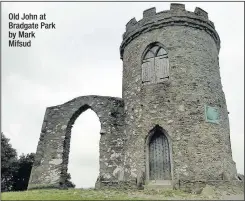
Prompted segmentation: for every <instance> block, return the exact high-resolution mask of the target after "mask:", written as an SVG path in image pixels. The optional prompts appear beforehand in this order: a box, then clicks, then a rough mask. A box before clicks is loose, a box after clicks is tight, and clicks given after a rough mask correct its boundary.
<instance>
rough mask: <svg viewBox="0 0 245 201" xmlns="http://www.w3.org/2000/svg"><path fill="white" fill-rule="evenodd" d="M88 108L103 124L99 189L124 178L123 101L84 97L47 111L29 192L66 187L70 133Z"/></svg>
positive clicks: (111, 98) (112, 98)
mask: <svg viewBox="0 0 245 201" xmlns="http://www.w3.org/2000/svg"><path fill="white" fill-rule="evenodd" d="M88 108H90V109H92V110H93V111H94V112H95V113H96V114H97V115H98V117H99V120H100V123H101V131H100V134H101V138H100V144H99V147H100V175H99V177H98V181H97V186H100V184H103V183H105V184H106V183H108V182H113V181H118V180H120V179H121V178H122V176H123V175H122V158H123V151H122V149H123V146H124V139H123V128H124V122H123V120H124V119H123V101H122V99H120V98H114V97H103V96H81V97H78V98H75V99H73V100H71V101H69V102H67V103H64V104H63V105H58V106H54V107H48V108H47V109H46V113H45V117H44V121H43V126H42V129H41V135H40V139H39V143H38V147H37V152H36V158H35V162H34V166H33V168H32V172H31V177H30V181H29V186H28V189H33V188H47V187H57V188H59V187H61V186H62V185H63V184H64V180H65V175H66V173H67V165H68V159H69V148H70V138H71V129H72V126H73V124H74V122H75V120H76V118H77V117H78V116H79V115H80V114H81V113H82V112H84V111H85V110H87V109H88ZM98 135H99V133H98Z"/></svg>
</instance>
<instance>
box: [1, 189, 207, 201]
mask: <svg viewBox="0 0 245 201" xmlns="http://www.w3.org/2000/svg"><path fill="white" fill-rule="evenodd" d="M205 198H206V197H205V196H204V197H203V196H201V195H193V194H189V193H184V192H182V191H179V190H164V191H163V190H144V191H132V190H131V191H130V190H127V191H119V190H94V189H69V190H56V189H47V190H43V189H42V190H29V191H18V192H4V193H2V194H1V200H170V199H171V200H173V199H174V200H179V199H186V200H197V199H205ZM206 199H207V198H206Z"/></svg>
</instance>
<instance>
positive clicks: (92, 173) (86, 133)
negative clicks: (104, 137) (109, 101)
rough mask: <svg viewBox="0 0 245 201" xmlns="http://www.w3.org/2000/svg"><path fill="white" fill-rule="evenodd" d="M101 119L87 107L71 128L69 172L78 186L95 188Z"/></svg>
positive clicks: (97, 174)
mask: <svg viewBox="0 0 245 201" xmlns="http://www.w3.org/2000/svg"><path fill="white" fill-rule="evenodd" d="M100 129H101V125H100V121H99V118H98V116H97V115H96V113H95V112H94V111H93V110H91V109H87V110H86V111H84V112H83V113H82V114H81V115H80V116H79V117H78V118H77V119H76V121H75V122H74V125H73V128H72V130H71V141H70V153H69V162H68V173H70V175H71V181H72V182H73V183H74V184H75V185H76V188H93V187H94V185H95V183H96V180H97V178H98V176H99V141H100Z"/></svg>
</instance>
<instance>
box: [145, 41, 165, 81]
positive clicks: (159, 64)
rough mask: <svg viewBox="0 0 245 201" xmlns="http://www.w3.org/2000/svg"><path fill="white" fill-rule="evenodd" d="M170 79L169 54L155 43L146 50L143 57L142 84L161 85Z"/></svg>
mask: <svg viewBox="0 0 245 201" xmlns="http://www.w3.org/2000/svg"><path fill="white" fill-rule="evenodd" d="M168 79H169V62H168V54H167V52H166V51H165V50H164V49H163V47H162V46H161V45H160V44H158V43H154V44H152V45H150V46H149V47H148V48H147V49H146V51H145V53H144V55H143V60H142V83H143V84H152V83H160V82H163V81H166V80H168Z"/></svg>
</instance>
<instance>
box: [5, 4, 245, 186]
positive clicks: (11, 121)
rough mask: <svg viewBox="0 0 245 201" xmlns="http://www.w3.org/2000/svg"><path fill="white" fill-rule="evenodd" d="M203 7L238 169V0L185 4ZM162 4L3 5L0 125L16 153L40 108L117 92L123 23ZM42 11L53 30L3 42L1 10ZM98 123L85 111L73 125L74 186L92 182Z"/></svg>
mask: <svg viewBox="0 0 245 201" xmlns="http://www.w3.org/2000/svg"><path fill="white" fill-rule="evenodd" d="M196 6H198V7H201V8H202V9H204V10H205V11H207V12H208V15H209V19H210V20H211V21H213V22H214V24H215V27H216V30H217V32H218V33H219V36H220V38H221V50H220V73H221V79H222V84H223V90H224V92H225V95H226V100H227V105H228V111H229V112H230V114H229V118H230V129H231V144H232V151H233V158H234V161H235V162H236V164H237V169H238V172H240V173H244V6H243V3H231V2H229V3H227V2H223V3H217V2H216V3H214V2H210V3H204V2H200V3H198V2H192V3H189V2H186V3H185V7H186V10H189V11H194V9H195V7H196ZM150 7H156V10H157V12H160V11H162V10H169V8H170V3H169V2H161V3H155V2H144V3H143V2H138V3H126V2H124V3H119V2H114V3H113V2H111V3H105V2H102V3H85V2H80V3H61V2H59V3H51V2H49V3H16V2H15V3H3V6H2V23H3V24H2V77H1V78H2V131H3V132H4V133H5V135H6V136H7V137H8V138H10V143H11V144H12V146H13V147H14V148H15V149H17V151H18V154H19V155H20V154H21V153H25V154H27V153H30V152H36V147H37V144H38V140H39V136H40V132H41V126H42V121H43V117H44V113H45V109H46V107H49V106H55V105H59V104H63V103H64V102H67V101H69V100H71V99H73V98H75V97H78V96H82V95H96V94H97V95H104V96H116V97H121V94H122V61H121V60H120V55H119V46H120V44H121V42H122V34H123V33H124V31H125V25H126V23H127V22H128V21H129V20H130V19H131V18H132V17H135V18H136V20H140V19H141V18H142V16H143V11H144V10H145V9H148V8H150ZM11 12H15V13H23V12H26V13H30V12H31V13H33V14H42V13H46V16H47V20H46V21H47V22H54V23H55V24H56V29H55V30H38V31H36V38H35V39H33V40H32V47H31V48H11V47H8V31H9V29H8V22H9V20H8V14H9V13H11ZM99 131H100V122H99V119H98V117H97V116H96V114H95V113H94V112H93V111H91V110H90V111H89V110H88V111H86V112H84V113H83V114H82V115H80V117H78V119H77V120H76V122H75V125H74V127H73V130H72V138H71V152H70V161H69V166H68V171H69V172H70V173H71V176H72V181H73V182H74V183H75V184H76V185H77V187H91V186H94V183H95V181H96V179H97V176H98V174H99V138H100V134H99Z"/></svg>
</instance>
